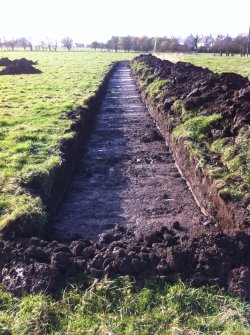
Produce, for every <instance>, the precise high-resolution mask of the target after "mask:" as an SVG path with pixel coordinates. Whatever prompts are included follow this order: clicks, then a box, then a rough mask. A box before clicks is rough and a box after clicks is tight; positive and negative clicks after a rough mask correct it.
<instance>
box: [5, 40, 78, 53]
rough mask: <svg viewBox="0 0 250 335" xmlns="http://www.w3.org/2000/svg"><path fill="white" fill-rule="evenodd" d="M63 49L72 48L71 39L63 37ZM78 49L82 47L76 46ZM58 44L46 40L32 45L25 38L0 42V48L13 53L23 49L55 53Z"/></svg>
mask: <svg viewBox="0 0 250 335" xmlns="http://www.w3.org/2000/svg"><path fill="white" fill-rule="evenodd" d="M61 45H62V47H63V48H66V49H67V50H68V51H70V50H71V49H72V47H73V39H72V38H70V37H65V38H63V39H62V41H61ZM78 45H79V46H80V47H82V46H83V47H84V45H82V44H78ZM58 47H59V44H58V42H57V41H52V40H49V39H47V41H41V42H40V43H39V44H36V45H33V43H32V42H31V41H30V40H28V39H27V38H25V37H22V38H17V39H12V40H3V41H1V40H0V48H6V49H9V50H12V51H14V50H15V49H17V48H23V49H24V50H31V51H32V50H34V49H35V50H42V51H47V50H49V51H57V49H58Z"/></svg>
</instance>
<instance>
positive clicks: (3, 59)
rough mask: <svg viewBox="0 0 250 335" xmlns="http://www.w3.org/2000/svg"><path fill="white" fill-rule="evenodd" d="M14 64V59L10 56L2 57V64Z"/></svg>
mask: <svg viewBox="0 0 250 335" xmlns="http://www.w3.org/2000/svg"><path fill="white" fill-rule="evenodd" d="M11 64H12V60H10V59H9V58H8V57H3V58H1V59H0V66H9V65H11Z"/></svg>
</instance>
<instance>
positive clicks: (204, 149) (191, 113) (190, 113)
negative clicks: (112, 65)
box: [132, 55, 250, 231]
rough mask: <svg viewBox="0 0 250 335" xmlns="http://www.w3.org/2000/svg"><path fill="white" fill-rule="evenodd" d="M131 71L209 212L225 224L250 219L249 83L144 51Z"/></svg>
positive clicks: (244, 225) (227, 226) (238, 224)
mask: <svg viewBox="0 0 250 335" xmlns="http://www.w3.org/2000/svg"><path fill="white" fill-rule="evenodd" d="M132 69H133V75H134V77H135V79H136V81H137V83H138V85H139V87H140V89H141V93H142V96H143V98H144V100H146V102H147V105H148V106H149V109H150V112H151V114H152V116H153V118H154V119H155V121H156V123H157V125H158V127H159V128H160V130H161V133H162V134H163V136H164V137H165V140H166V142H167V144H168V145H169V147H170V149H171V151H172V152H173V154H174V157H175V160H176V162H177V165H178V166H179V168H180V170H181V171H182V173H183V175H184V177H185V178H186V179H187V180H188V182H189V183H190V186H191V188H192V191H193V193H194V195H195V196H196V199H197V201H198V202H199V205H200V207H201V208H202V209H203V212H204V213H206V215H208V216H210V217H212V218H213V219H215V220H216V221H217V222H219V223H220V227H221V229H222V230H223V231H225V230H226V229H243V230H244V229H247V228H248V226H249V223H250V175H249V159H250V158H249V157H250V127H249V125H250V83H249V80H248V79H247V78H244V77H242V76H240V75H238V74H235V73H222V74H217V73H213V72H212V71H210V70H208V69H204V68H201V67H198V66H195V65H192V64H190V63H185V62H177V63H176V64H174V63H171V62H169V61H163V60H161V59H159V58H156V57H154V56H152V55H141V56H139V57H137V58H135V60H134V61H133V65H132Z"/></svg>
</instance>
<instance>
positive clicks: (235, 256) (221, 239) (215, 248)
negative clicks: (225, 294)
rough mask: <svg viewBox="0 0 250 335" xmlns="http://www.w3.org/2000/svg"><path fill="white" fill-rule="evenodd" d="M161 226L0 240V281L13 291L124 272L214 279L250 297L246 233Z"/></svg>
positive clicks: (36, 289)
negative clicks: (68, 238) (71, 237)
mask: <svg viewBox="0 0 250 335" xmlns="http://www.w3.org/2000/svg"><path fill="white" fill-rule="evenodd" d="M180 230H181V227H180V226H179V224H178V223H177V222H174V223H173V225H172V228H166V227H164V228H162V229H160V230H159V231H156V232H153V233H151V234H148V235H147V236H141V237H136V236H135V235H134V233H133V232H132V231H131V230H128V229H126V228H124V227H123V226H117V227H115V228H114V229H112V230H110V231H108V232H106V233H104V234H101V235H100V236H99V238H98V239H97V241H95V242H92V241H90V240H75V241H72V242H71V243H70V244H63V243H59V242H58V241H52V242H50V241H45V240H40V239H38V238H36V237H33V238H31V239H28V238H19V239H16V240H13V241H7V240H1V241H0V252H1V260H0V273H1V282H2V285H3V287H4V288H5V289H6V290H8V291H10V292H13V293H14V294H16V295H22V294H24V293H26V292H29V293H34V292H40V291H43V292H52V291H53V290H55V289H56V286H57V285H58V280H60V279H64V278H69V277H73V276H76V275H77V274H81V273H88V274H90V275H91V276H93V277H95V278H100V277H103V276H106V277H115V276H119V275H129V276H133V277H135V278H137V279H140V280H142V279H145V278H148V277H149V276H152V275H154V276H166V278H167V280H169V281H175V280H176V279H177V278H179V277H180V278H181V279H182V280H186V281H189V282H190V283H192V285H194V286H196V287H198V286H201V285H204V284H217V285H219V286H220V287H222V288H224V289H226V290H230V291H232V292H234V293H235V294H237V295H239V296H240V297H243V298H246V299H250V285H249V284H250V257H249V256H250V236H249V235H247V234H244V233H242V232H238V233H236V234H235V235H234V236H229V235H225V234H223V233H210V234H208V235H201V236H190V235H189V236H188V235H185V234H183V233H180Z"/></svg>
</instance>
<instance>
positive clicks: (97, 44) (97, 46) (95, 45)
mask: <svg viewBox="0 0 250 335" xmlns="http://www.w3.org/2000/svg"><path fill="white" fill-rule="evenodd" d="M99 44H100V43H98V42H97V41H94V42H92V43H91V44H90V47H91V48H93V49H95V51H96V49H97V48H99Z"/></svg>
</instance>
